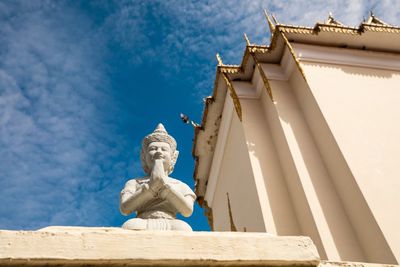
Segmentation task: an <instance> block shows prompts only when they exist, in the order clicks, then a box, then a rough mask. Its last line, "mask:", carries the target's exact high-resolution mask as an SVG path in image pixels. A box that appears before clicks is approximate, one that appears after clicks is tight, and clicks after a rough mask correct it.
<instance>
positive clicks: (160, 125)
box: [153, 123, 168, 134]
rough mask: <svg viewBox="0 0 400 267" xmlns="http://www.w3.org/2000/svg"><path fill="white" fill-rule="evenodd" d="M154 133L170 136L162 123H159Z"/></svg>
mask: <svg viewBox="0 0 400 267" xmlns="http://www.w3.org/2000/svg"><path fill="white" fill-rule="evenodd" d="M153 133H161V134H168V133H167V130H165V127H164V125H163V124H162V123H159V124H158V125H157V127H156V129H155V130H154V132H153Z"/></svg>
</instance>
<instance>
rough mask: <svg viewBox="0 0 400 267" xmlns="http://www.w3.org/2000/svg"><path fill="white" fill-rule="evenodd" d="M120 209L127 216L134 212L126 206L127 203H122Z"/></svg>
mask: <svg viewBox="0 0 400 267" xmlns="http://www.w3.org/2000/svg"><path fill="white" fill-rule="evenodd" d="M119 211H120V212H121V213H122V215H125V216H127V215H129V214H131V213H132V211H130V210H129V209H128V208H127V207H126V205H125V203H121V205H119Z"/></svg>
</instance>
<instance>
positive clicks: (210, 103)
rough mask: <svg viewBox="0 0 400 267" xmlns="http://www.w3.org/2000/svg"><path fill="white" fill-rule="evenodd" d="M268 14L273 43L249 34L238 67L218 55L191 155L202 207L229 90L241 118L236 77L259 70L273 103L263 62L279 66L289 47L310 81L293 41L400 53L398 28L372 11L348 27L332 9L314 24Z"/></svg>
mask: <svg viewBox="0 0 400 267" xmlns="http://www.w3.org/2000/svg"><path fill="white" fill-rule="evenodd" d="M265 16H266V19H267V23H268V27H269V29H270V33H271V41H270V44H269V45H258V44H252V43H251V42H250V40H249V38H248V37H247V35H245V41H246V48H245V51H244V55H243V58H242V62H241V64H240V65H226V64H224V63H223V62H222V59H221V57H220V56H219V55H218V54H217V61H218V65H217V71H216V77H215V82H214V90H213V94H212V96H210V97H208V98H206V101H205V107H204V112H203V118H202V123H201V125H200V126H199V127H197V128H195V138H194V144H193V156H194V158H195V161H196V163H195V171H194V179H195V180H196V194H197V196H198V200H199V203H200V204H201V205H202V204H203V197H204V194H205V190H206V182H207V180H208V175H209V170H210V166H211V161H212V157H213V153H214V148H215V144H216V139H217V136H218V131H219V125H220V121H221V114H222V110H223V106H224V100H225V95H226V93H228V92H229V94H230V95H231V97H232V100H233V103H234V106H235V110H236V113H237V115H238V117H239V119H240V120H241V118H242V110H241V106H240V101H239V99H238V96H237V94H236V91H235V88H234V86H233V81H250V80H251V79H252V77H253V73H254V71H255V70H256V71H259V73H260V76H261V78H262V80H263V83H264V87H265V89H266V91H267V93H268V95H269V96H270V98H271V100H272V101H273V95H272V91H271V88H270V86H269V82H268V79H267V76H266V75H265V73H264V72H263V69H262V68H261V63H272V64H279V63H280V61H281V59H282V55H283V51H284V49H285V47H287V48H288V50H289V51H290V53H291V55H292V56H293V59H294V60H295V62H296V64H297V67H298V69H299V70H300V72H301V73H302V75H303V78H304V79H306V77H305V75H304V73H303V72H302V69H301V66H300V62H299V59H298V57H297V56H296V54H295V51H294V50H293V48H292V45H291V44H292V43H303V44H313V45H318V46H329V47H341V48H350V49H361V50H371V51H381V52H392V53H400V46H399V45H398V44H400V34H399V33H400V27H399V26H394V25H390V24H388V23H386V22H384V21H383V20H381V19H380V18H378V17H377V16H375V15H374V14H373V13H372V12H371V13H370V15H369V18H368V19H366V20H364V21H363V22H361V23H360V25H359V26H358V27H352V26H347V25H344V24H343V23H341V22H340V21H338V20H337V19H335V18H334V17H333V15H332V14H331V13H330V14H329V15H328V18H327V20H326V21H324V22H318V23H316V24H315V25H314V26H313V27H307V26H297V25H289V24H281V23H278V21H277V19H276V18H275V17H274V16H273V15H269V14H268V13H267V12H265ZM204 206H206V203H205V205H204Z"/></svg>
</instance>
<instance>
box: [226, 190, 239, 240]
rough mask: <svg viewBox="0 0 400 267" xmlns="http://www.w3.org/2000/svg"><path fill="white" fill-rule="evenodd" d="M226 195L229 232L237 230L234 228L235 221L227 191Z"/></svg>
mask: <svg viewBox="0 0 400 267" xmlns="http://www.w3.org/2000/svg"><path fill="white" fill-rule="evenodd" d="M226 197H227V199H228V214H229V223H230V225H231V232H237V228H236V225H235V222H234V221H233V215H232V208H231V201H230V200H229V193H228V192H227V193H226Z"/></svg>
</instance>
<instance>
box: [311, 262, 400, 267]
mask: <svg viewBox="0 0 400 267" xmlns="http://www.w3.org/2000/svg"><path fill="white" fill-rule="evenodd" d="M398 266H399V265H391V264H380V263H366V262H351V261H321V262H320V264H319V265H318V267H398Z"/></svg>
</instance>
